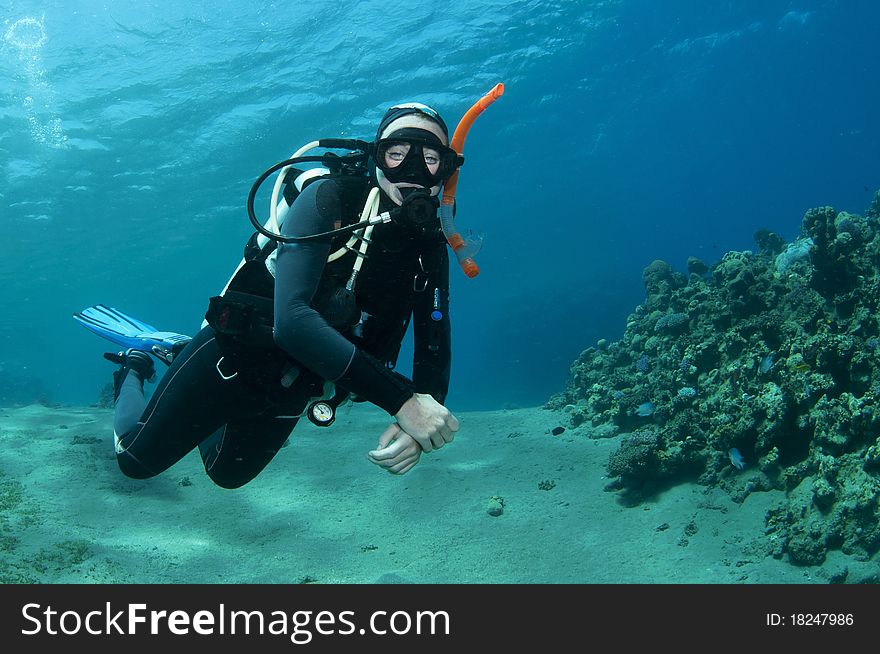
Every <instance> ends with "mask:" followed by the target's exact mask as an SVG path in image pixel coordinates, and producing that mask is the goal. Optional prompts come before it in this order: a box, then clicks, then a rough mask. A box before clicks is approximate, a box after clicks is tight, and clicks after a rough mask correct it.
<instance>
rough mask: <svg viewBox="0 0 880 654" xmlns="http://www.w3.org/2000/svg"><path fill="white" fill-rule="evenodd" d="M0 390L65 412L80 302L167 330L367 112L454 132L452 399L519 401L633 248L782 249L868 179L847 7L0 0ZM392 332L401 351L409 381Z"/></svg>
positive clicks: (713, 255) (547, 374) (864, 113)
mask: <svg viewBox="0 0 880 654" xmlns="http://www.w3.org/2000/svg"><path fill="white" fill-rule="evenodd" d="M0 21H2V24H0V36H2V38H0V98H2V102H0V175H2V185H0V207H2V215H0V252H2V257H0V298H2V306H3V308H4V310H3V311H2V312H0V379H2V381H0V395H2V396H3V398H5V401H0V404H2V403H4V402H5V403H11V402H26V401H30V400H32V399H36V397H37V396H45V397H46V398H47V399H48V400H50V401H53V402H61V403H74V404H90V403H92V402H94V401H95V400H96V398H97V395H98V391H99V389H100V387H101V386H102V385H103V384H104V383H105V382H106V381H107V380H108V379H109V375H110V368H111V367H110V365H109V364H107V363H106V362H104V361H103V359H102V358H101V353H102V352H103V351H105V349H107V348H106V347H105V345H106V343H104V342H103V341H101V340H100V339H98V338H96V337H95V336H93V335H91V334H89V333H88V332H86V331H85V330H84V329H82V328H81V327H80V326H78V325H77V324H76V323H75V322H74V321H73V320H72V319H71V314H73V313H74V312H75V311H78V310H80V309H82V308H84V307H86V306H88V305H91V304H95V303H99V302H101V303H106V304H111V305H114V306H117V307H119V308H122V309H124V310H127V311H129V312H131V313H133V314H134V315H136V316H138V317H140V318H142V319H144V320H147V321H148V322H151V323H153V324H155V325H157V326H159V327H160V328H162V329H168V330H174V331H180V332H187V333H193V332H194V331H195V330H196V329H197V328H198V325H199V323H200V322H201V319H202V317H203V315H204V311H205V308H206V305H207V298H208V297H210V296H211V295H214V294H216V293H217V292H218V291H219V290H220V289H221V288H222V287H223V285H224V284H225V282H226V280H227V279H228V277H229V275H230V274H231V272H232V270H233V269H234V267H235V265H236V264H237V263H238V261H239V258H240V256H241V249H242V246H243V244H244V242H245V241H246V240H247V238H248V236H249V235H250V233H251V231H252V230H251V227H250V225H249V223H248V220H247V217H246V213H245V208H244V207H245V205H244V202H245V198H246V196H247V193H248V190H249V189H250V185H251V183H252V182H253V180H254V179H255V178H256V177H257V175H259V174H260V173H261V172H262V171H263V170H264V169H265V168H267V167H268V166H269V165H270V164H272V163H274V162H276V161H279V160H281V159H284V158H286V157H287V156H289V155H290V153H292V152H293V151H294V150H296V149H297V148H299V147H300V146H301V145H302V144H304V143H306V142H308V141H311V140H313V139H314V138H317V137H338V136H347V137H358V138H370V137H371V135H372V134H373V132H374V130H375V125H376V122H377V121H378V120H379V118H380V117H381V115H382V113H383V111H384V109H385V108H386V107H387V106H389V105H390V104H392V103H395V102H398V101H406V100H417V101H423V102H428V103H429V104H432V105H433V106H435V107H437V108H438V109H439V110H440V111H441V112H442V113H443V115H444V116H445V118H446V120H447V122H448V123H450V124H455V123H456V121H457V120H458V118H459V117H460V116H461V115H462V113H463V112H464V111H465V110H466V109H467V108H468V107H469V106H470V105H471V104H472V103H473V102H474V101H475V100H476V99H477V98H479V97H480V96H481V95H482V94H484V93H485V92H487V91H488V90H489V89H490V88H492V86H493V85H494V84H496V83H497V82H504V84H505V86H506V93H505V95H504V96H503V98H502V99H501V100H499V101H498V102H497V103H495V104H494V105H493V106H492V107H490V108H489V109H488V110H487V111H486V113H485V114H484V115H483V116H482V117H481V118H480V119H479V120H478V122H477V124H476V126H475V127H474V129H473V131H472V132H471V135H470V136H469V138H468V141H467V143H466V146H465V156H466V158H467V163H466V165H465V167H464V168H463V169H462V173H461V179H460V183H459V192H458V201H459V213H458V217H457V224H458V225H459V227H461V228H464V229H468V228H472V229H474V231H477V232H483V233H484V234H485V237H486V238H485V243H484V247H483V250H482V252H481V253H480V254H479V256H478V263H479V265H480V267H481V271H482V272H481V274H480V276H479V277H477V278H475V279H472V280H471V279H467V278H465V277H464V275H463V274H461V272H460V271H459V270H457V269H455V270H453V271H452V280H453V285H452V306H451V315H452V320H453V345H454V360H453V374H452V385H451V392H450V396H449V400H448V404H449V405H450V406H451V407H452V408H453V409H459V410H461V409H481V408H486V409H488V408H497V407H501V406H505V405H510V404H515V405H523V406H528V405H539V404H542V403H543V402H544V401H545V400H546V399H547V397H548V396H549V395H550V394H552V393H554V392H556V391H558V390H560V389H561V388H562V386H563V385H564V383H565V381H566V378H567V375H568V367H569V364H570V363H571V361H572V360H573V359H574V358H575V357H576V356H577V355H578V353H579V352H580V351H581V350H582V349H584V348H585V347H587V346H589V345H592V344H593V343H595V341H596V340H597V339H598V338H603V337H604V338H608V339H616V338H619V337H620V336H621V335H622V333H623V329H624V326H625V319H626V316H627V314H628V313H629V312H630V311H631V310H632V309H633V307H635V305H637V304H639V303H640V302H641V301H642V299H643V297H644V294H643V288H642V284H641V272H642V269H643V267H644V266H645V265H647V264H648V263H650V262H651V261H652V260H654V259H665V260H667V261H668V262H670V263H671V264H672V265H673V267H674V268H676V269H677V270H684V269H685V262H686V259H687V257H688V256H690V255H693V256H697V257H700V258H702V259H704V260H705V261H706V262H707V263H712V262H714V261H715V260H717V259H719V258H720V257H721V256H722V255H723V254H724V253H725V252H727V251H729V250H732V249H751V248H752V247H753V242H752V234H753V233H754V232H755V231H756V230H758V229H761V228H768V229H771V230H773V231H776V232H778V233H779V234H781V235H783V236H785V237H786V238H788V239H790V238H793V237H794V236H796V235H797V230H798V229H799V226H800V219H801V217H802V215H803V213H804V211H805V210H807V209H809V208H811V207H814V206H819V205H833V206H835V207H836V208H838V209H845V210H848V211H852V212H861V211H863V210H864V209H865V207H866V206H867V205H868V203H869V202H870V199H871V195H872V193H873V191H874V190H875V189H876V188H877V187H878V186H880V170H878V159H877V152H878V151H880V148H878V145H880V124H878V121H877V120H876V107H877V106H878V100H880V86H878V84H877V80H878V68H880V66H878V59H877V57H876V52H875V50H876V25H878V24H880V5H877V3H874V2H869V1H868V0H845V1H844V0H749V1H745V0H743V1H740V2H697V1H696V0H664V1H663V2H658V1H656V0H590V1H586V0H582V1H570V0H542V1H538V0H532V1H518V2H517V1H509V0H504V1H501V0H491V1H485V0H484V1H482V2H471V1H462V2H457V3H455V4H454V5H452V4H451V3H449V4H446V3H422V2H416V1H415V0H401V1H399V2H396V3H393V4H389V3H387V2H378V1H376V0H334V1H332V2H330V1H323V0H316V1H315V2H311V3H308V4H307V5H306V4H305V3H285V2H258V1H257V2H254V1H252V2H240V1H234V2H219V3H218V2H204V0H193V1H192V2H187V3H180V2H171V1H170V0H156V1H143V2H137V3H127V2H105V1H100V2H99V1H97V0H79V1H76V2H69V1H63V2H62V1H61V0H55V1H45V2H37V1H25V0H16V1H9V0H4V1H0ZM410 352H411V350H409V349H406V348H405V349H404V352H403V354H402V356H401V366H400V369H401V371H403V372H406V371H407V368H408V367H409V364H408V363H407V357H408V356H409V355H410Z"/></svg>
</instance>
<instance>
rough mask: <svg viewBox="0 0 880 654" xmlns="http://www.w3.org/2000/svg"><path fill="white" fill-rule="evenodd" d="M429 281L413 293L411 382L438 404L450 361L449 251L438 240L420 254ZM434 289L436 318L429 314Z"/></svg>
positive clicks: (445, 387) (446, 386)
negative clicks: (433, 245)
mask: <svg viewBox="0 0 880 654" xmlns="http://www.w3.org/2000/svg"><path fill="white" fill-rule="evenodd" d="M422 265H424V267H425V270H426V271H427V273H428V277H429V280H430V282H429V284H428V286H427V287H426V288H425V290H424V291H423V292H421V293H416V294H415V302H414V305H413V343H414V344H413V383H414V384H415V387H416V391H417V392H419V393H428V394H430V395H432V396H433V397H434V399H435V400H437V401H438V402H440V403H441V404H442V403H443V402H444V401H445V399H446V395H447V393H448V392H449V371H450V365H451V362H452V346H451V338H450V333H451V327H450V322H449V254H448V252H447V250H446V243H445V242H439V243H438V245H437V246H436V247H435V248H432V249H431V250H429V251H428V252H426V253H425V254H424V255H423V256H422ZM435 291H436V300H438V305H439V306H438V307H437V310H438V311H440V313H441V314H442V318H441V319H440V320H434V319H433V318H432V316H431V314H432V312H433V311H434V310H435V308H434V303H435Z"/></svg>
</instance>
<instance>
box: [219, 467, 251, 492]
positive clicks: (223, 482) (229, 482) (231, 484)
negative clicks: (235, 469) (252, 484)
mask: <svg viewBox="0 0 880 654" xmlns="http://www.w3.org/2000/svg"><path fill="white" fill-rule="evenodd" d="M208 477H209V478H210V479H211V481H213V482H214V483H215V484H216V485H217V486H219V487H220V488H225V489H227V490H235V489H236V488H241V487H242V486H244V485H245V484H246V483H248V482H249V481H251V480H252V479H253V477H248V478H247V479H241V478H236V479H231V478H224V477H220V476H217V475H212V474H211V471H210V470H209V471H208Z"/></svg>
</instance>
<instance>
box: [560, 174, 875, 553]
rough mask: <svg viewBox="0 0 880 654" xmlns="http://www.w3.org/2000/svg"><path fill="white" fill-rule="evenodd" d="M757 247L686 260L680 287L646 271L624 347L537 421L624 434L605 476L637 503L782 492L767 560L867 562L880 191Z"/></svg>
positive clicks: (574, 375)
mask: <svg viewBox="0 0 880 654" xmlns="http://www.w3.org/2000/svg"><path fill="white" fill-rule="evenodd" d="M755 241H756V244H757V246H758V247H757V251H755V252H752V251H743V252H728V253H727V254H725V255H724V256H723V257H722V258H721V260H720V261H718V262H716V263H715V264H714V265H712V266H711V267H710V266H706V265H705V264H704V263H703V262H701V261H699V260H698V259H695V258H694V257H691V258H690V259H689V260H688V265H687V267H688V270H689V275H688V276H685V275H683V274H681V273H676V272H674V271H673V270H672V267H671V266H670V265H669V264H667V263H666V262H663V261H654V262H652V263H651V264H650V265H649V266H647V267H646V268H645V270H644V273H643V281H644V285H645V291H646V299H645V302H644V303H643V304H642V305H640V306H638V307H636V309H635V310H634V311H633V313H632V314H630V316H629V317H628V319H627V323H626V330H625V332H624V335H623V338H622V339H621V340H620V341H617V342H613V343H608V342H605V343H603V345H602V347H597V348H594V347H590V348H587V349H586V350H584V351H583V352H582V353H581V355H580V356H579V357H578V359H577V360H576V361H575V362H574V363H573V364H572V366H571V374H570V378H569V381H568V384H567V386H566V388H565V389H564V390H563V391H562V392H561V393H559V394H557V395H555V396H553V397H552V398H551V399H550V401H549V402H548V403H547V408H549V409H563V408H564V409H565V410H566V411H567V412H568V413H569V420H570V422H571V425H572V426H573V427H577V426H578V425H580V424H582V423H585V422H589V423H591V424H592V425H593V426H594V427H603V428H604V429H606V430H607V429H608V428H609V426H610V425H613V426H614V427H615V428H616V429H617V430H619V431H621V432H625V433H626V434H628V435H627V436H625V437H624V439H623V441H622V443H621V445H620V447H619V449H618V450H617V451H616V452H615V453H614V454H612V455H611V457H610V459H609V461H608V466H607V469H608V474H609V476H611V477H612V478H613V479H614V481H613V482H612V483H611V484H609V489H610V490H620V491H623V492H624V493H625V494H626V496H627V497H628V498H629V499H630V500H631V501H633V502H638V501H639V500H640V499H642V498H644V497H645V496H646V495H647V494H649V493H651V492H653V490H654V489H656V488H657V487H658V486H662V485H664V484H665V485H670V484H674V483H676V482H677V481H679V480H682V479H687V478H691V479H696V480H698V481H699V483H702V484H705V485H717V486H720V487H722V488H724V489H726V490H727V491H728V492H729V493H730V494H731V495H732V496H733V497H734V499H736V500H737V501H742V500H744V499H745V498H746V497H747V496H748V494H749V493H752V492H756V491H762V490H769V489H778V490H784V491H786V501H785V502H784V503H783V505H781V506H780V507H778V510H775V511H771V512H769V513H768V515H767V517H766V530H767V533H768V535H771V536H772V539H773V542H774V544H775V546H774V547H775V549H774V551H773V553H774V555H776V556H778V557H782V556H785V555H787V556H788V557H789V560H790V561H791V562H792V563H795V564H802V565H815V564H819V563H821V562H822V561H824V559H825V556H826V554H827V552H828V550H829V549H840V550H842V551H843V552H844V553H846V554H850V555H852V556H855V557H857V558H860V559H866V558H868V557H870V556H871V555H873V554H874V553H875V552H877V551H878V549H880V526H878V523H880V315H878V303H880V191H878V192H877V193H876V194H875V196H874V200H873V202H872V204H871V206H870V207H869V208H868V210H867V211H866V212H865V215H864V216H861V215H856V214H850V213H847V212H845V211H840V212H838V211H835V210H834V209H833V208H831V207H820V208H815V209H811V210H809V211H807V212H806V214H805V215H804V217H803V222H802V225H801V233H800V235H799V237H798V238H797V239H796V240H795V241H794V242H793V243H790V244H786V243H785V241H784V239H782V238H781V237H779V236H778V235H776V234H773V233H771V232H768V231H767V230H761V231H759V232H757V233H756V234H755ZM645 406H651V407H653V410H652V411H650V412H648V411H645V410H642V409H640V408H642V407H645ZM733 448H735V449H736V450H737V451H738V452H739V453H741V456H742V458H743V459H744V461H745V464H744V465H745V467H744V469H742V470H740V469H739V468H738V467H735V466H734V465H732V463H731V458H730V456H729V455H728V453H729V452H730V451H731V449H733Z"/></svg>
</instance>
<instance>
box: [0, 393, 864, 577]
mask: <svg viewBox="0 0 880 654" xmlns="http://www.w3.org/2000/svg"><path fill="white" fill-rule="evenodd" d="M458 417H459V418H460V420H461V430H460V432H459V434H458V436H457V437H456V439H455V441H454V442H453V443H452V444H451V445H448V446H446V447H444V448H443V449H441V450H439V451H435V452H432V453H430V454H427V455H424V456H423V457H422V460H421V462H420V463H419V465H417V466H416V467H415V468H414V469H413V470H412V471H410V472H409V473H408V474H406V475H403V476H399V477H398V476H393V475H390V474H388V473H386V472H384V471H382V470H381V469H379V468H377V467H376V466H374V465H372V464H371V463H369V461H367V459H366V452H367V451H368V450H370V449H372V448H373V447H374V445H375V442H376V440H377V439H378V437H379V434H380V433H381V432H382V430H383V429H384V427H385V426H386V425H387V424H388V422H389V418H388V416H387V414H384V413H383V412H381V411H380V410H378V409H375V408H373V407H371V406H369V405H350V406H347V407H343V408H342V409H341V410H340V415H339V417H338V419H337V421H336V423H335V424H334V425H333V426H332V427H330V428H318V427H314V426H313V425H311V424H310V423H308V422H307V421H306V420H303V421H301V423H300V425H299V426H298V427H297V429H296V430H295V432H294V434H293V435H292V437H291V439H290V441H289V442H288V445H287V446H285V447H284V448H283V449H282V450H281V451H280V452H279V454H278V456H277V457H276V458H275V459H274V460H273V461H272V462H271V463H270V465H269V466H268V467H267V469H266V470H265V471H264V472H263V473H262V474H261V475H260V476H259V477H258V478H257V479H255V480H254V481H253V482H251V483H250V484H248V485H247V486H245V487H243V488H241V489H238V490H224V489H222V488H219V487H217V486H215V485H214V484H213V483H212V482H211V481H210V479H208V477H207V476H206V475H205V473H204V470H203V468H202V464H201V460H200V458H199V456H198V454H197V453H196V452H192V453H190V454H189V455H188V456H187V457H185V458H184V459H183V460H182V461H180V462H179V463H178V464H177V465H175V466H173V467H172V468H171V469H169V470H168V471H166V472H165V473H163V474H161V475H160V476H158V477H156V478H154V479H149V480H144V481H139V480H132V479H128V478H126V477H125V476H123V475H122V473H121V472H120V471H119V469H118V467H117V465H116V460H115V455H114V453H113V447H112V428H111V423H112V416H111V412H110V411H109V410H106V409H98V408H77V407H53V408H47V407H44V406H37V405H33V406H27V407H21V408H12V409H0V581H2V582H3V583H47V584H61V583H65V584H66V583H113V584H115V583H150V584H175V583H324V584H336V583H356V584H366V583H444V584H445V583H450V584H452V583H455V584H459V583H488V584H500V583H514V584H533V583H542V584H548V583H553V584H555V583H566V584H568V583H598V584H610V583H650V584H654V583H658V584H668V583H676V584H678V583H697V584H735V583H755V584H759V583H786V584H787V583H828V582H829V579H832V578H833V576H834V575H835V574H839V572H840V570H841V569H843V568H845V569H846V570H847V571H848V572H849V576H848V577H847V578H848V580H850V581H852V580H853V579H855V578H857V577H858V574H859V573H860V571H861V570H864V571H868V570H873V569H874V567H875V566H876V561H875V562H873V563H872V562H870V561H868V562H858V561H854V560H852V559H851V558H849V557H846V556H845V555H843V554H842V553H840V552H832V553H831V555H830V556H829V559H828V561H826V563H825V564H824V565H823V566H821V567H815V568H803V567H795V566H793V565H791V564H789V563H788V562H787V561H785V560H784V559H774V558H773V557H770V556H768V555H767V550H768V548H767V541H766V539H767V536H765V535H764V514H765V511H766V510H767V509H768V508H770V507H772V506H774V505H775V504H776V503H778V501H779V500H780V499H781V498H782V494H781V493H780V492H769V493H753V494H751V495H749V496H748V498H747V499H746V500H745V502H743V503H742V504H736V503H734V502H732V501H731V500H730V498H729V497H728V496H727V495H726V494H725V493H724V492H722V491H720V490H718V489H711V488H706V487H702V486H699V485H696V484H682V485H678V486H675V487H673V488H671V489H668V490H666V491H663V492H661V493H659V494H658V495H657V496H656V497H655V498H653V499H652V500H651V501H649V502H646V503H644V504H642V505H640V506H637V507H627V506H625V505H623V504H622V503H621V502H620V498H619V497H618V496H617V494H616V493H613V492H607V491H605V490H604V487H605V486H606V484H608V482H609V479H608V478H607V477H606V472H605V463H606V461H607V459H608V455H609V453H610V452H612V451H613V450H614V449H615V448H616V446H617V444H618V442H619V439H620V438H621V436H617V437H614V438H593V437H591V436H592V435H591V432H590V430H589V429H588V428H586V427H582V428H579V429H575V430H567V431H565V432H564V433H562V434H561V435H559V436H554V435H553V434H552V433H551V430H552V429H553V428H554V427H557V426H558V425H560V424H566V423H565V417H566V416H565V415H564V414H562V413H559V412H554V411H548V410H545V409H542V408H531V409H515V410H503V411H486V412H469V413H461V414H459V416H458ZM492 498H503V513H502V514H501V515H497V516H493V515H490V513H489V511H488V508H489V507H490V505H491V504H493V501H492ZM497 503H498V502H497V501H495V502H494V504H496V505H497Z"/></svg>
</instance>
